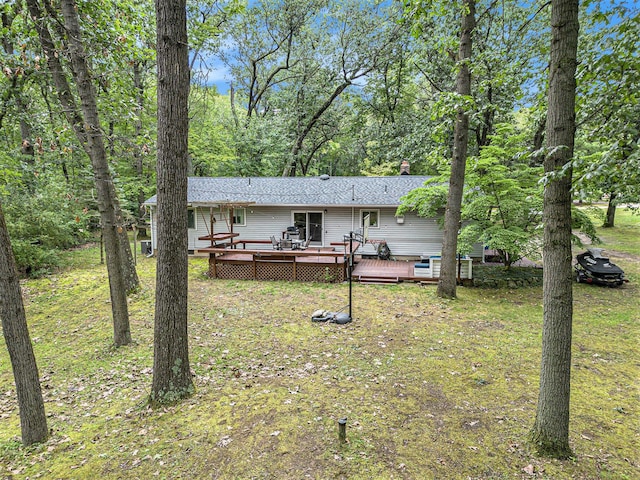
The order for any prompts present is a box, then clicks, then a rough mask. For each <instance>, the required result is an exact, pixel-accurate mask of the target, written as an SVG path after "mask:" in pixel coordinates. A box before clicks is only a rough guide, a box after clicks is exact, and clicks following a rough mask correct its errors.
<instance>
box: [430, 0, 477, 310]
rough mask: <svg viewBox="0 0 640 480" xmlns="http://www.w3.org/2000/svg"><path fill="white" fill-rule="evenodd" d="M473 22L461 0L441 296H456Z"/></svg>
mask: <svg viewBox="0 0 640 480" xmlns="http://www.w3.org/2000/svg"><path fill="white" fill-rule="evenodd" d="M475 25H476V12H475V0H464V1H463V2H462V28H461V31H460V45H459V49H458V68H459V70H458V77H457V79H456V94H457V95H459V96H460V97H461V98H460V106H459V107H458V113H457V116H456V123H455V126H454V130H453V158H452V160H451V177H450V179H449V193H448V196H447V207H446V209H445V212H444V234H443V236H442V265H441V268H440V279H439V280H438V290H437V295H438V296H439V297H443V298H455V296H456V278H457V262H456V253H457V247H458V232H459V230H460V216H461V214H460V208H461V205H462V192H463V189H464V172H465V166H466V163H467V147H468V141H469V112H468V111H467V108H468V107H467V106H466V105H465V103H466V102H465V97H469V96H470V95H471V70H470V68H469V62H470V60H471V36H472V33H473V29H474V28H475Z"/></svg>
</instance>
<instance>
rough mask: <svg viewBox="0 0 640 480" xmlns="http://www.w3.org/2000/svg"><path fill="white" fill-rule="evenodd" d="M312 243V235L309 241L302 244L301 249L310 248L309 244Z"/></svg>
mask: <svg viewBox="0 0 640 480" xmlns="http://www.w3.org/2000/svg"><path fill="white" fill-rule="evenodd" d="M310 243H311V237H309V238H307V241H306V242H304V243H303V244H302V245H300V250H306V249H307V248H309V244H310Z"/></svg>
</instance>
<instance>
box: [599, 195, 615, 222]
mask: <svg viewBox="0 0 640 480" xmlns="http://www.w3.org/2000/svg"><path fill="white" fill-rule="evenodd" d="M616 197H617V195H616V194H615V193H614V192H611V193H610V194H609V203H608V205H607V216H606V218H605V219H604V223H603V224H602V226H603V227H604V228H613V227H614V225H615V222H616Z"/></svg>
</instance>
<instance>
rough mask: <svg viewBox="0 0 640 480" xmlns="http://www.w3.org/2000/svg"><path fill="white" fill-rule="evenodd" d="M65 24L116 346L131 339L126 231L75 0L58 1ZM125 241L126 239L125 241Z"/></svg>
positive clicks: (129, 341)
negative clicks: (93, 188) (95, 199)
mask: <svg viewBox="0 0 640 480" xmlns="http://www.w3.org/2000/svg"><path fill="white" fill-rule="evenodd" d="M61 8H62V15H63V17H64V26H65V28H66V30H67V34H68V41H69V55H70V57H71V64H72V66H73V71H74V75H75V77H76V83H77V88H78V94H79V96H80V100H81V103H82V112H83V114H84V133H85V135H86V142H87V143H86V145H87V147H86V148H87V151H88V154H89V157H90V158H91V164H92V166H93V176H94V181H95V184H96V192H97V196H98V210H99V211H100V220H101V222H102V228H103V231H104V238H105V253H106V257H107V271H108V273H109V288H110V291H111V312H112V314H113V333H114V343H115V345H116V346H122V345H127V344H129V343H131V329H130V326H129V310H128V306H127V283H126V282H125V279H126V276H125V275H126V270H125V268H124V264H125V261H126V260H125V259H124V258H122V257H123V246H122V240H121V239H120V238H119V237H120V234H122V233H124V234H125V235H126V228H124V226H123V224H122V218H118V215H117V208H116V205H117V200H116V192H115V187H114V185H113V181H112V179H111V174H110V172H109V164H108V162H107V154H106V150H105V146H104V142H103V132H102V129H101V128H100V118H99V117H98V107H97V104H96V94H95V88H94V86H93V83H92V81H91V77H90V75H89V68H88V66H87V56H86V53H85V51H84V47H83V45H82V34H81V32H80V25H79V22H78V12H77V9H76V6H75V2H74V0H62V1H61ZM126 243H127V245H128V244H129V241H128V239H127V241H126Z"/></svg>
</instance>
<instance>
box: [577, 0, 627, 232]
mask: <svg viewBox="0 0 640 480" xmlns="http://www.w3.org/2000/svg"><path fill="white" fill-rule="evenodd" d="M584 23H585V27H586V28H585V33H584V34H582V35H581V40H580V57H581V59H580V68H579V71H578V72H577V75H576V77H577V80H578V98H577V101H578V109H577V112H578V127H579V131H578V133H579V136H578V139H579V140H581V142H578V143H576V150H577V153H576V158H575V160H574V165H575V168H574V174H575V177H576V178H575V185H576V186H575V189H576V191H577V192H578V194H579V195H580V197H581V198H586V199H600V198H602V196H603V195H607V196H608V200H609V201H608V207H607V212H606V216H605V221H604V225H603V226H605V227H613V226H614V223H615V211H616V206H617V205H620V204H624V203H637V202H638V201H639V200H640V173H639V172H640V143H639V140H640V120H638V119H639V118H640V93H639V92H640V59H639V58H638V55H637V53H636V43H637V39H638V36H639V35H640V10H638V8H637V7H635V8H634V7H632V6H631V5H617V6H614V7H613V8H610V7H609V6H608V5H605V6H603V5H601V4H596V5H595V6H594V7H593V8H591V9H590V10H589V11H588V12H586V13H585V22H584ZM579 147H582V148H579ZM594 150H595V151H594Z"/></svg>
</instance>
